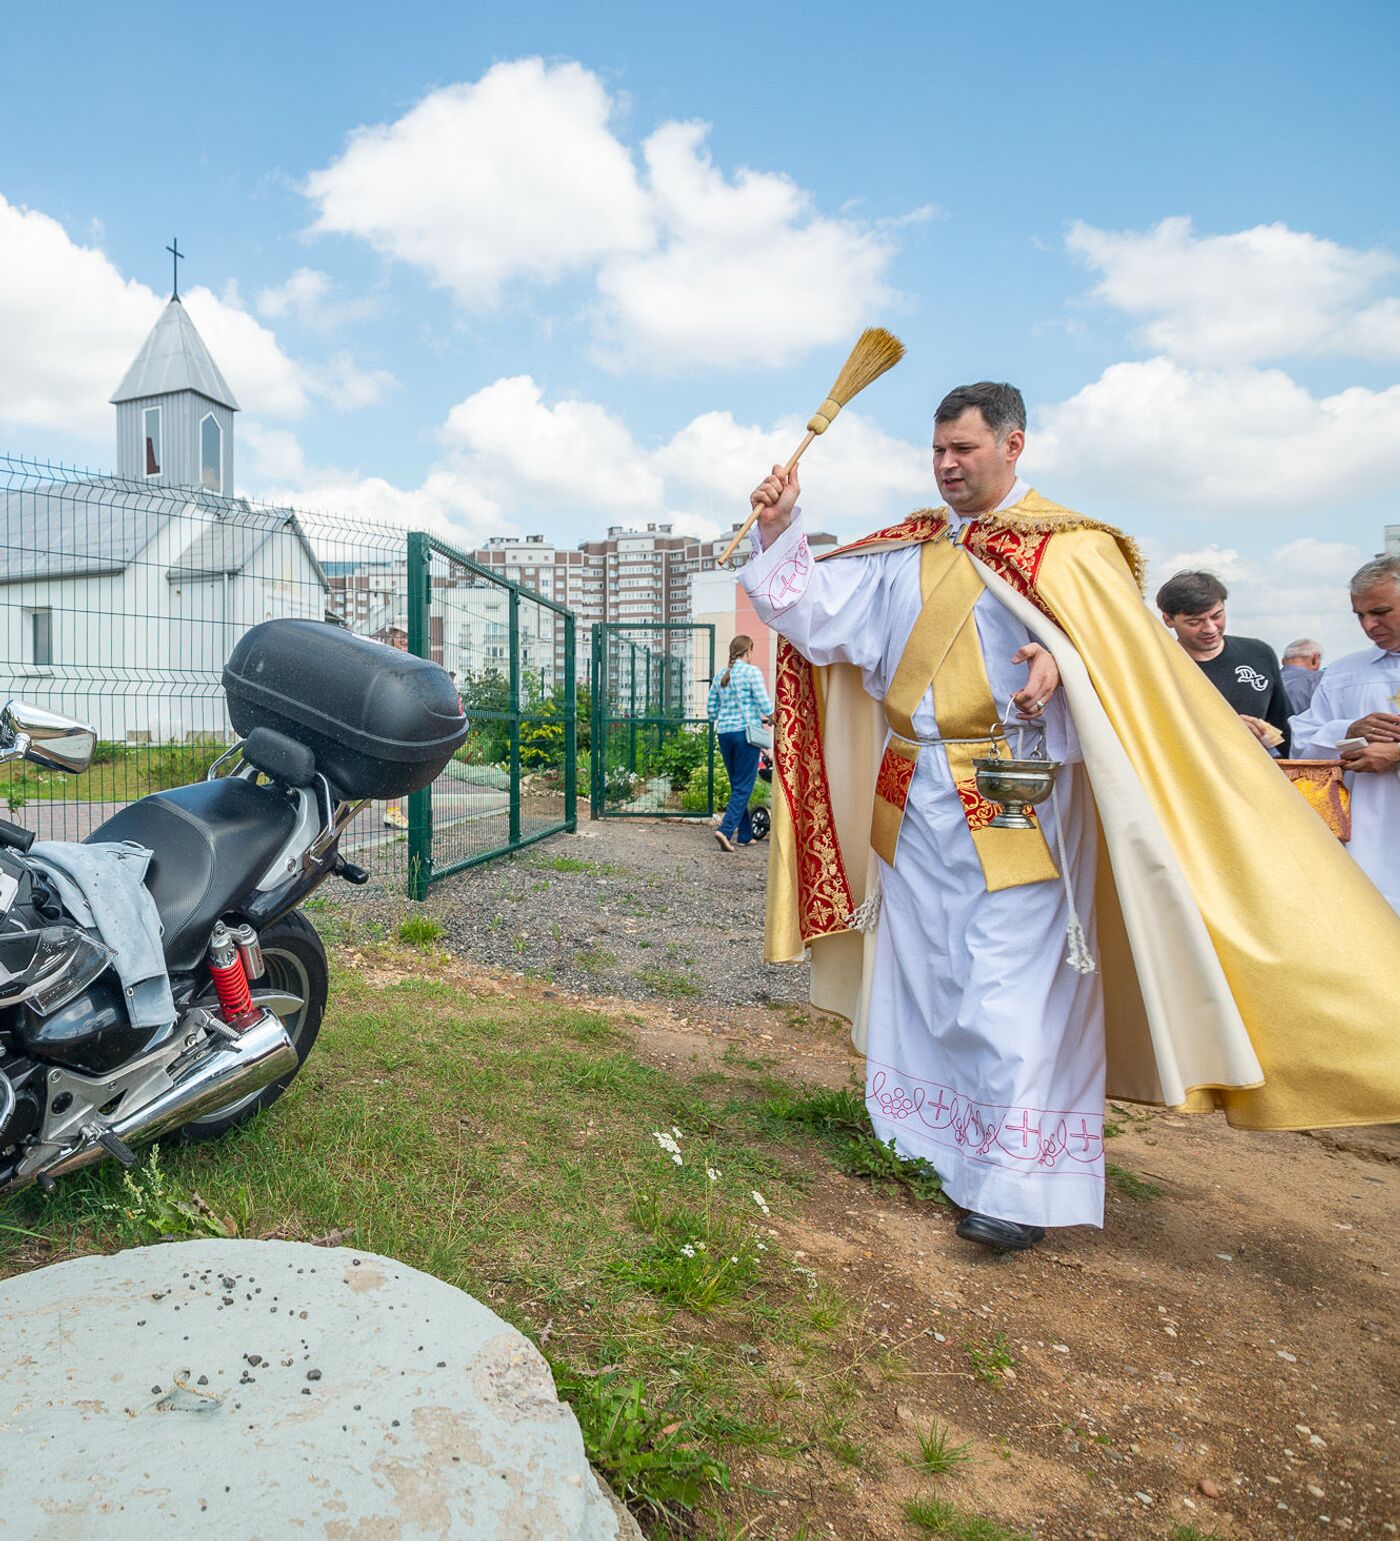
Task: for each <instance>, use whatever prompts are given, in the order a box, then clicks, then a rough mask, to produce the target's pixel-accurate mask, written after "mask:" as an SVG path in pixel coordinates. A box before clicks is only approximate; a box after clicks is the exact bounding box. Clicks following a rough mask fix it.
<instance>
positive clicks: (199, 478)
mask: <svg viewBox="0 0 1400 1541" xmlns="http://www.w3.org/2000/svg"><path fill="white" fill-rule="evenodd" d="M180 255H181V256H183V255H184V254H183V253H181V254H180ZM176 260H177V261H178V259H176ZM112 402H113V405H114V406H115V407H116V409H117V474H118V475H119V476H124V477H129V478H131V479H132V480H134V481H148V482H157V483H160V484H163V485H166V486H176V487H201V488H204V489H205V490H206V491H209V492H221V493H228V494H231V493H232V492H233V414H234V413H235V412H237V411H238V402H237V401H236V400H235V399H234V395H233V392H232V391H231V390H230V389H229V388H228V382H227V381H226V380H225V379H224V377H223V375H222V374H221V373H220V371H219V366H218V365H217V364H216V363H215V362H214V359H213V356H212V355H211V354H210V352H209V349H208V348H207V347H205V345H204V339H203V338H202V337H201V336H200V335H199V333H198V331H196V330H195V324H194V322H193V321H191V320H190V318H189V315H188V313H187V312H186V310H185V307H184V306H183V305H182V304H181V303H180V297H179V295H178V294H174V295H172V296H171V299H170V303H169V304H168V305H167V306H166V307H165V309H164V310H163V311H162V312H161V315H160V319H159V320H158V321H157V322H156V324H155V326H154V327H152V329H151V334H150V336H149V337H147V339H146V341H145V342H144V343H143V344H142V347H141V351H140V352H139V353H138V354H137V355H136V357H135V359H134V360H133V361H132V364H131V368H130V369H128V370H127V372H126V374H125V375H124V376H123V377H122V382H121V384H120V385H119V386H118V387H117V388H116V390H115V392H114V393H113V395H112Z"/></svg>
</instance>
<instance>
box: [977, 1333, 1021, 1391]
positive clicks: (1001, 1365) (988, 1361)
mask: <svg viewBox="0 0 1400 1541" xmlns="http://www.w3.org/2000/svg"><path fill="white" fill-rule="evenodd" d="M967 1357H968V1359H969V1360H970V1361H971V1364H972V1373H973V1374H974V1375H975V1376H976V1377H977V1379H978V1380H980V1381H981V1382H982V1384H983V1385H984V1386H1002V1385H1004V1384H1005V1383H1006V1372H1007V1371H1008V1370H1009V1369H1011V1367H1012V1366H1013V1365H1014V1364H1015V1363H1016V1356H1015V1354H1013V1353H1012V1352H1011V1345H1010V1343H1008V1342H1007V1340H1006V1334H1005V1333H1004V1332H999V1333H997V1335H996V1336H995V1337H994V1338H993V1339H992V1341H991V1342H990V1343H987V1344H979V1343H969V1344H968V1346H967Z"/></svg>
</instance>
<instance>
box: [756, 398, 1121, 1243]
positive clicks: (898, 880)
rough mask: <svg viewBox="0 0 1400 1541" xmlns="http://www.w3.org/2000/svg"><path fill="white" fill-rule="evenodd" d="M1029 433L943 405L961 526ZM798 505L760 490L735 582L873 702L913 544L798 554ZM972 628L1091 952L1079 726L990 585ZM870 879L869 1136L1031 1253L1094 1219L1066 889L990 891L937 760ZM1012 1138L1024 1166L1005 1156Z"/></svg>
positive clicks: (794, 490)
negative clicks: (844, 553) (830, 555)
mask: <svg viewBox="0 0 1400 1541" xmlns="http://www.w3.org/2000/svg"><path fill="white" fill-rule="evenodd" d="M1025 422H1026V418H1025V405H1024V403H1023V401H1022V399H1021V394H1020V392H1019V391H1017V390H1016V389H1015V388H1014V387H1013V386H1008V385H991V384H982V385H977V386H969V387H963V388H961V389H960V390H957V391H954V392H952V393H950V394H949V395H948V396H947V397H945V398H944V400H943V402H942V403H941V404H940V406H939V408H938V411H937V413H936V415H935V423H934V441H933V466H934V473H935V476H936V478H937V481H938V489H939V491H940V493H941V494H942V496H943V499H944V501H945V503H946V504H947V507H948V517H949V521H950V525H951V526H952V527H953V529H954V530H956V528H957V527H958V526H959V525H960V524H961V523H962V522H963V521H964V520H969V519H972V518H974V517H975V516H977V515H980V514H986V513H988V512H990V511H992V510H995V509H1000V508H1006V507H1008V506H1010V505H1011V504H1013V503H1015V502H1016V501H1018V500H1019V499H1020V498H1022V497H1023V496H1024V495H1025V493H1026V490H1027V489H1026V487H1025V485H1024V484H1023V483H1022V482H1021V481H1020V480H1019V478H1018V477H1017V474H1016V462H1017V460H1018V458H1019V456H1020V454H1021V451H1022V449H1023V448H1024V446H1025ZM798 492H799V484H798V477H797V473H796V471H793V472H792V473H791V474H790V475H787V476H784V475H783V472H782V467H774V471H773V474H772V475H770V476H769V477H768V478H767V479H766V480H765V481H764V482H763V483H762V484H761V485H760V486H759V487H758V488H757V489H755V491H754V493H753V502H754V503H755V504H756V505H761V506H762V511H761V512H760V516H759V520H758V523H757V526H756V536H755V541H754V546H755V552H754V555H753V557H752V558H751V559H750V561H749V563H748V564H747V565H746V566H745V567H744V568H743V569H742V571H741V572H740V574H739V581H740V582H741V583H742V585H743V587H744V588H745V590H746V591H747V592H748V594H749V596H750V598H751V599H752V600H753V602H754V606H755V608H756V609H757V611H758V614H759V616H760V618H761V619H762V620H763V621H764V622H766V623H767V624H768V625H769V626H771V627H772V628H773V629H774V630H776V631H778V632H779V633H781V634H782V635H783V636H785V637H786V638H787V639H788V640H789V641H790V642H791V643H792V644H793V646H794V647H795V648H796V649H797V650H798V652H800V653H801V654H803V655H804V656H805V657H806V658H808V659H809V660H810V661H811V662H812V663H814V664H817V665H826V664H832V663H850V664H854V665H855V666H856V667H858V668H859V669H860V670H861V672H862V675H863V679H864V684H865V688H866V690H867V691H868V692H869V693H870V694H871V695H872V696H874V697H875V698H876V699H877V700H883V699H884V696H885V693H886V690H887V688H888V686H889V683H890V680H891V677H892V675H893V673H894V670H895V668H896V666H897V664H898V663H899V660H900V657H901V655H902V653H903V651H904V647H905V643H906V642H907V641H908V639H909V635H910V632H911V631H912V630H913V627H914V623H915V621H916V619H917V618H918V616H919V613H920V610H921V608H922V603H923V601H922V597H921V591H920V576H919V575H920V555H919V549H918V547H917V546H909V547H904V548H902V549H898V550H891V551H885V552H880V553H877V554H871V555H868V556H866V557H864V558H862V559H860V560H849V561H832V562H821V563H815V562H812V561H810V560H803V557H804V556H805V554H806V553H805V549H804V548H805V545H806V537H805V535H804V533H803V525H802V518H801V513H800V510H798V508H797V507H796V503H797V497H798ZM964 559H965V560H969V561H970V560H971V558H970V557H966V558H964ZM779 568H781V569H782V570H783V571H784V573H788V574H792V575H793V576H792V577H791V578H790V579H789V580H788V581H787V582H786V584H785V585H783V586H781V587H782V592H781V595H780V597H779V596H776V595H775V592H774V590H775V588H776V587H777V586H775V585H773V584H771V583H770V581H769V580H770V578H771V577H772V575H773V573H774V572H775V571H776V570H778V569H779ZM973 618H974V621H975V625H976V631H977V638H978V641H979V643H980V646H981V651H982V655H983V660H984V663H985V666H986V670H987V677H988V680H989V682H990V684H991V687H992V698H993V700H994V701H995V702H996V703H997V704H998V706H999V707H1004V706H1005V705H1006V704H1008V703H1013V702H1014V705H1015V707H1016V709H1017V712H1018V715H1019V716H1020V717H1021V718H1023V719H1025V720H1028V721H1029V722H1031V723H1036V724H1041V725H1043V726H1044V729H1045V734H1046V749H1047V752H1048V753H1049V755H1050V756H1051V758H1053V759H1057V760H1061V761H1064V762H1066V765H1065V769H1064V770H1063V771H1062V772H1061V773H1060V777H1059V784H1058V790H1057V801H1058V814H1059V819H1060V820H1061V821H1062V829H1061V831H1060V833H1062V834H1063V837H1064V846H1065V852H1066V856H1067V858H1068V866H1069V871H1070V876H1071V878H1072V882H1073V888H1074V893H1075V897H1076V900H1077V903H1078V907H1079V910H1080V913H1081V918H1082V919H1083V921H1084V924H1085V929H1086V932H1087V933H1088V942H1089V947H1090V950H1091V951H1092V950H1093V947H1094V932H1093V923H1092V912H1091V905H1092V896H1093V891H1094V868H1095V860H1096V844H1097V843H1096V826H1095V815H1094V811H1093V805H1092V800H1091V798H1090V795H1089V791H1088V787H1087V782H1086V778H1085V776H1084V771H1083V766H1082V764H1079V763H1077V762H1079V760H1080V755H1079V749H1078V741H1077V738H1076V735H1075V730H1074V723H1073V721H1072V720H1071V718H1070V715H1069V711H1068V708H1067V706H1066V704H1065V701H1064V698H1063V696H1062V695H1059V694H1057V687H1058V684H1059V673H1058V670H1057V669H1056V667H1055V663H1054V659H1053V658H1052V657H1051V655H1050V654H1049V653H1048V652H1047V651H1046V650H1045V649H1044V648H1043V647H1041V646H1040V645H1039V644H1038V643H1036V642H1034V641H1033V640H1032V638H1031V635H1030V633H1029V632H1028V631H1027V629H1026V627H1025V626H1024V625H1022V624H1021V623H1020V622H1019V621H1018V620H1017V619H1016V617H1015V616H1014V615H1012V613H1011V612H1010V611H1009V610H1008V609H1006V608H1005V607H1004V606H1003V604H1002V603H1001V602H1000V601H999V600H998V599H997V598H996V597H995V596H994V595H993V594H992V593H991V592H985V593H983V594H982V595H981V596H980V597H979V598H978V599H977V601H976V604H975V607H974V610H973ZM913 720H914V728H915V731H916V733H917V734H918V735H919V736H920V738H922V739H927V738H929V737H932V736H935V735H936V734H937V732H938V723H937V720H936V717H935V712H934V702H933V692H932V689H930V690H928V691H926V692H925V693H924V696H923V699H922V700H921V702H920V704H919V706H918V709H917V711H916V712H915V714H914V719H913ZM1036 736H1038V735H1036ZM1030 738H1031V735H1028V740H1029V739H1030ZM1029 748H1030V743H1029V742H1028V743H1027V751H1029ZM1037 814H1038V816H1039V818H1040V821H1041V824H1042V827H1043V829H1044V831H1045V837H1046V840H1047V842H1048V843H1049V846H1050V848H1051V849H1052V850H1054V849H1055V848H1056V827H1055V826H1056V811H1055V809H1053V808H1052V807H1051V805H1050V804H1049V803H1048V802H1047V803H1042V804H1041V805H1040V807H1039V808H1038V809H1037ZM880 877H881V880H882V885H883V894H884V897H883V904H882V908H881V913H880V920H879V931H878V935H877V938H876V944H875V965H874V971H873V978H872V981H871V987H870V988H871V996H870V1005H869V1037H868V1040H867V1043H866V1047H865V1052H866V1101H867V1106H868V1108H869V1111H870V1117H871V1121H872V1123H873V1124H874V1127H875V1132H876V1134H877V1135H878V1136H879V1138H880V1139H881V1140H891V1139H893V1140H894V1141H895V1145H896V1148H897V1149H898V1150H899V1151H900V1153H901V1154H902V1155H906V1156H914V1157H924V1158H925V1159H927V1160H928V1161H929V1162H931V1163H932V1164H933V1166H934V1167H935V1168H936V1169H937V1170H938V1172H939V1174H940V1176H941V1177H942V1179H943V1185H944V1188H945V1190H946V1192H947V1193H948V1194H949V1196H950V1197H951V1198H952V1199H954V1200H955V1201H956V1202H957V1203H958V1204H960V1205H962V1206H963V1207H964V1208H965V1209H967V1210H968V1211H969V1214H968V1215H967V1216H966V1217H965V1218H964V1219H963V1221H962V1222H961V1223H960V1224H959V1226H958V1234H959V1235H960V1236H963V1237H964V1238H965V1239H967V1240H970V1241H976V1242H980V1243H982V1244H983V1245H986V1246H991V1247H995V1248H998V1249H1002V1250H1020V1249H1022V1248H1025V1247H1028V1246H1032V1245H1034V1244H1035V1242H1037V1241H1039V1240H1040V1239H1041V1238H1042V1236H1043V1235H1044V1227H1046V1226H1060V1225H1102V1223H1103V1183H1104V1171H1103V1144H1102V1137H1101V1130H1102V1120H1103V1112H1104V1041H1103V1000H1102V992H1101V989H1100V984H1099V976H1098V974H1097V973H1095V972H1089V973H1079V972H1076V971H1074V970H1073V969H1072V968H1071V967H1070V966H1069V965H1068V964H1067V962H1066V961H1065V954H1066V943H1065V938H1066V927H1067V922H1068V920H1069V903H1068V899H1067V896H1066V892H1065V887H1064V884H1063V883H1062V882H1061V881H1060V880H1059V879H1051V880H1047V881H1042V882H1033V883H1026V884H1022V885H1019V886H1016V887H1012V888H1004V889H1001V890H999V891H997V892H994V893H989V892H988V891H987V885H986V882H985V880H984V877H983V871H982V867H981V865H980V863H979V860H978V856H977V853H976V851H975V849H974V846H973V841H972V836H971V834H970V833H969V829H968V824H967V819H966V817H965V814H964V808H963V803H962V800H961V798H960V797H959V795H958V793H957V791H956V790H955V788H954V785H953V778H952V775H951V773H950V770H949V766H948V761H947V758H946V756H945V754H944V752H943V750H942V749H941V748H938V747H928V748H925V749H924V750H923V752H922V753H921V754H920V755H919V759H918V763H917V766H916V768H915V772H914V778H913V782H912V785H911V786H910V790H909V796H908V800H907V803H906V805H905V809H904V818H903V823H902V825H901V826H900V831H899V837H898V846H897V849H896V852H895V862H894V865H893V866H892V867H891V866H889V865H887V864H886V863H884V862H883V861H881V864H880ZM906 1078H907V1079H908V1081H911V1082H912V1081H917V1082H920V1083H922V1084H923V1085H924V1086H925V1087H930V1088H932V1090H931V1091H930V1092H929V1096H930V1097H933V1096H938V1097H946V1098H948V1099H949V1100H950V1101H951V1100H953V1099H957V1102H958V1107H959V1113H958V1115H957V1116H958V1118H961V1119H962V1120H963V1129H962V1136H963V1137H962V1138H955V1137H954V1129H953V1128H952V1127H949V1128H946V1129H942V1130H933V1129H930V1128H928V1127H926V1126H924V1127H913V1126H912V1125H913V1122H914V1121H913V1120H905V1119H904V1118H902V1117H901V1116H900V1114H901V1111H902V1109H901V1107H900V1106H899V1105H898V1104H899V1099H901V1098H903V1097H905V1096H906V1095H907V1094H906V1093H905V1092H904V1090H903V1089H902V1088H903V1085H904V1084H905V1081H906ZM969 1118H972V1119H974V1121H980V1123H981V1124H983V1125H989V1126H999V1127H1000V1129H1001V1139H1000V1140H999V1141H998V1142H996V1143H995V1144H990V1145H989V1146H988V1148H986V1149H980V1148H979V1145H978V1142H977V1141H976V1140H969V1139H967V1138H966V1124H967V1121H968V1120H969ZM1061 1119H1063V1121H1064V1128H1065V1130H1066V1131H1067V1142H1066V1143H1067V1159H1063V1160H1058V1161H1056V1162H1054V1163H1053V1164H1050V1165H1047V1164H1045V1163H1044V1162H1043V1161H1038V1160H1037V1159H1036V1156H1035V1152H1036V1150H1037V1140H1036V1134H1037V1131H1038V1129H1039V1128H1040V1127H1041V1126H1042V1125H1043V1124H1045V1122H1046V1121H1047V1120H1049V1121H1052V1122H1053V1123H1054V1124H1055V1125H1056V1126H1058V1122H1059V1120H1061ZM955 1122H956V1120H955ZM1018 1128H1019V1130H1020V1132H1021V1136H1022V1140H1023V1143H1024V1145H1025V1147H1026V1158H1025V1159H1017V1156H1016V1146H1015V1136H1016V1131H1017V1130H1018ZM1077 1131H1078V1132H1081V1133H1082V1139H1081V1144H1080V1145H1078V1146H1076V1145H1075V1144H1074V1136H1075V1134H1076V1132H1077ZM1008 1144H1009V1145H1010V1147H1011V1153H1010V1154H1008V1153H1007V1150H1006V1146H1007V1145H1008ZM1076 1156H1077V1158H1078V1159H1075V1158H1074V1157H1076Z"/></svg>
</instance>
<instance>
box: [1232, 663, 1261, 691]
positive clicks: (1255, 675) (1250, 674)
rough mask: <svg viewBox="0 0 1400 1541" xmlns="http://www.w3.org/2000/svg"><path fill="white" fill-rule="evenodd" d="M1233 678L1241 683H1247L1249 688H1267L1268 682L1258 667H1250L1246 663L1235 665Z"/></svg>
mask: <svg viewBox="0 0 1400 1541" xmlns="http://www.w3.org/2000/svg"><path fill="white" fill-rule="evenodd" d="M1235 678H1236V679H1237V680H1238V681H1239V682H1240V684H1241V685H1248V686H1249V688H1250V689H1251V690H1267V689H1268V688H1269V682H1268V680H1266V679H1265V678H1264V676H1263V675H1262V674H1260V672H1259V671H1258V669H1251V668H1250V667H1249V665H1248V664H1247V663H1240V664H1236V665H1235Z"/></svg>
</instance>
